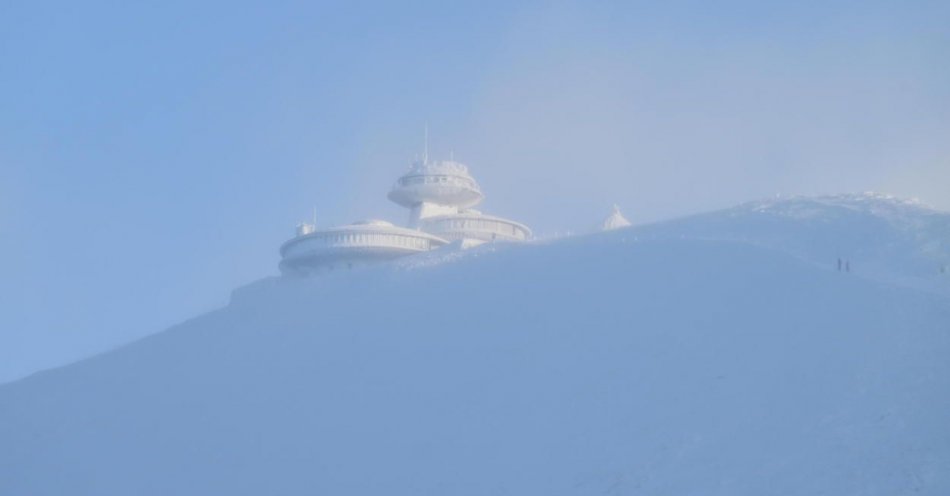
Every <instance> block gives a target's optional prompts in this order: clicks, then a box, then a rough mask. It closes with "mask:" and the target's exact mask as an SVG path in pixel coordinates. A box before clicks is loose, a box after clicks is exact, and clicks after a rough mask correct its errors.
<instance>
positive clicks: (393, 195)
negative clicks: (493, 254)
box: [280, 159, 531, 275]
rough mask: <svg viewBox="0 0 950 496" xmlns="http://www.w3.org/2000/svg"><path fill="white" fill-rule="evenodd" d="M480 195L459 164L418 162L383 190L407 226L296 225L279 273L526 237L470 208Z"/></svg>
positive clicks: (515, 226)
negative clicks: (402, 213)
mask: <svg viewBox="0 0 950 496" xmlns="http://www.w3.org/2000/svg"><path fill="white" fill-rule="evenodd" d="M482 198H484V196H483V195H482V192H481V189H480V188H479V187H478V183H477V182H476V181H475V179H474V178H472V176H471V175H470V174H469V173H468V168H467V167H465V166H464V165H462V164H460V163H458V162H455V161H452V160H445V161H435V162H430V161H428V160H425V159H424V160H422V161H418V162H416V163H414V164H412V166H411V167H410V169H409V172H407V173H406V174H404V175H403V176H402V177H400V178H399V179H398V180H397V181H396V184H395V185H394V186H393V188H392V190H391V191H390V192H389V199H390V200H392V201H394V202H396V203H397V204H399V205H402V206H404V207H406V208H408V209H409V224H408V227H398V226H395V225H393V224H391V223H389V222H385V221H381V220H370V221H363V222H355V223H353V224H349V225H344V226H338V227H331V228H327V229H317V228H316V226H315V225H314V224H301V225H299V226H298V227H297V235H296V236H295V237H294V238H293V239H291V240H289V241H287V242H286V243H284V244H283V245H282V246H281V247H280V255H281V262H280V271H281V273H283V274H285V275H308V274H314V273H320V272H328V271H333V270H338V269H349V268H354V267H359V266H363V265H370V264H373V263H378V262H383V261H387V260H392V259H394V258H398V257H403V256H406V255H412V254H414V253H421V252H426V251H430V250H434V249H437V248H439V247H441V246H444V245H446V244H449V243H453V242H454V243H456V244H457V245H459V246H461V247H462V248H467V247H471V246H475V245H479V244H482V243H486V242H494V241H525V240H527V239H528V238H529V237H530V236H531V230H530V229H528V227H527V226H525V225H524V224H521V223H519V222H515V221H512V220H508V219H504V218H501V217H495V216H492V215H485V214H483V213H481V212H479V211H478V210H473V209H472V208H471V207H473V206H475V205H477V204H478V203H479V202H481V201H482Z"/></svg>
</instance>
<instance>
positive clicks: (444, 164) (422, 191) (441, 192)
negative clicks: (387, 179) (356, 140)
mask: <svg viewBox="0 0 950 496" xmlns="http://www.w3.org/2000/svg"><path fill="white" fill-rule="evenodd" d="M482 198H484V196H483V195H482V191H481V189H480V188H479V187H478V183H477V182H475V179H473V178H472V176H471V175H469V173H468V168H467V167H465V166H464V165H462V164H460V163H458V162H454V161H451V160H444V161H436V162H417V163H415V164H413V166H412V168H410V169H409V172H407V173H406V174H405V175H403V176H402V177H400V178H399V179H398V180H397V181H396V184H395V185H393V188H392V190H391V191H390V192H389V199H390V200H392V201H393V202H395V203H397V204H399V205H402V206H404V207H408V208H412V207H414V206H416V205H420V204H422V203H434V204H437V205H449V206H454V207H458V208H468V207H472V206H474V205H477V204H478V203H479V202H480V201H482Z"/></svg>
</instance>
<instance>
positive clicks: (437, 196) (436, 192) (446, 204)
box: [389, 160, 531, 246]
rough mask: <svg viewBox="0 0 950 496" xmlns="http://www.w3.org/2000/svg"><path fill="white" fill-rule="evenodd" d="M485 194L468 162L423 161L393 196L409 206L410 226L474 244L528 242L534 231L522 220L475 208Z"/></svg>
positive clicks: (396, 187) (403, 178)
mask: <svg viewBox="0 0 950 496" xmlns="http://www.w3.org/2000/svg"><path fill="white" fill-rule="evenodd" d="M482 198H484V196H483V195H482V191H481V189H480V188H479V186H478V183H477V182H476V181H475V179H474V178H472V176H471V175H470V174H469V173H468V168H467V167H465V166H464V165H462V164H460V163H458V162H455V161H452V160H443V161H435V162H429V161H420V162H416V163H414V164H413V165H412V167H410V169H409V172H407V173H406V174H404V175H403V176H402V177H400V178H399V179H398V180H396V184H394V185H393V188H392V190H391V191H390V192H389V199H390V200H392V201H394V202H395V203H397V204H399V205H402V206H404V207H406V208H408V209H409V227H414V228H418V229H420V230H422V231H425V232H427V233H429V234H434V235H436V236H439V237H441V238H444V239H446V240H449V241H461V242H462V243H463V246H472V245H477V244H481V243H485V242H490V241H525V240H527V239H528V238H529V237H530V236H531V230H530V229H528V227H527V226H525V225H524V224H521V223H520V222H515V221H513V220H508V219H504V218H502V217H495V216H493V215H485V214H483V213H481V212H479V211H478V210H474V209H472V208H471V207H473V206H475V205H477V204H479V203H480V202H481V201H482Z"/></svg>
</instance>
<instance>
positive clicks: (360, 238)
mask: <svg viewBox="0 0 950 496" xmlns="http://www.w3.org/2000/svg"><path fill="white" fill-rule="evenodd" d="M446 243H447V241H446V240H444V239H442V238H439V237H437V236H433V235H431V234H428V233H425V232H422V231H419V230H416V229H406V228H404V227H397V226H394V225H392V224H391V223H389V222H386V221H382V220H368V221H362V222H355V223H353V224H349V225H345V226H339V227H331V228H328V229H321V230H317V229H316V228H315V226H314V225H313V224H302V225H300V226H298V228H297V236H295V237H294V238H293V239H291V240H290V241H287V242H286V243H284V244H283V246H281V247H280V255H281V262H280V271H281V272H282V273H284V274H296V275H308V274H311V273H317V272H327V271H332V270H337V269H351V268H354V267H358V266H363V265H369V264H372V263H374V262H382V261H386V260H392V259H394V258H399V257H402V256H406V255H412V254H413V253H420V252H425V251H429V250H433V249H435V248H438V247H440V246H442V245H444V244H446Z"/></svg>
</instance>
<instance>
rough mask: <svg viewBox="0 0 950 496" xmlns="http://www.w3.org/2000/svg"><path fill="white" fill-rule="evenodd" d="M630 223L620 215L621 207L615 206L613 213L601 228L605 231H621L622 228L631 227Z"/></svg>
mask: <svg viewBox="0 0 950 496" xmlns="http://www.w3.org/2000/svg"><path fill="white" fill-rule="evenodd" d="M629 226H630V221H629V220H627V219H626V217H624V216H623V214H622V213H620V207H618V206H617V205H614V209H613V211H612V212H611V213H610V215H609V216H608V217H607V218H606V219H604V223H603V225H602V227H601V229H603V230H604V231H612V230H614V229H620V228H622V227H629Z"/></svg>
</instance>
